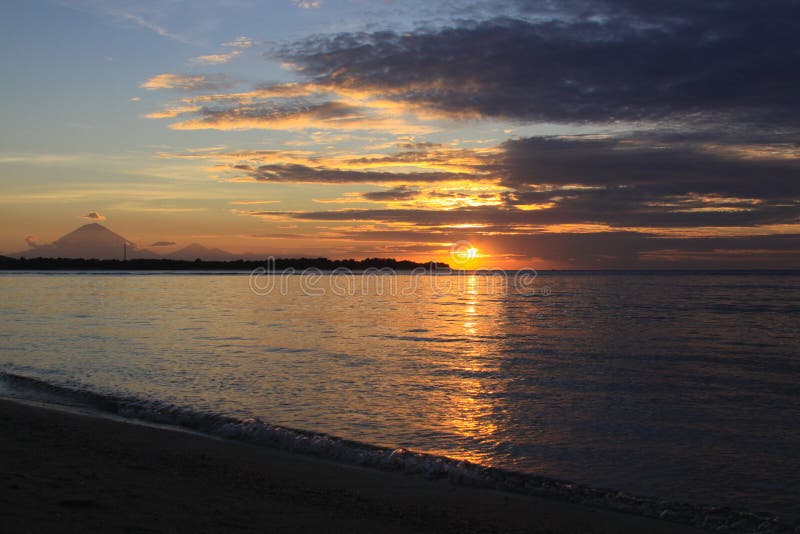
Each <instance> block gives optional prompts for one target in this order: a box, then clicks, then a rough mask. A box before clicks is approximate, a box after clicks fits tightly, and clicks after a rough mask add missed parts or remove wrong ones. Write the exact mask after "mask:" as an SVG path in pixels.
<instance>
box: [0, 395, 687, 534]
mask: <svg viewBox="0 0 800 534" xmlns="http://www.w3.org/2000/svg"><path fill="white" fill-rule="evenodd" d="M0 531H2V532H53V531H60V532H87V531H88V532H92V531H94V532H247V531H251V532H320V531H321V532H582V533H585V532H596V533H600V532H604V533H605V532H654V533H678V532H697V531H696V530H694V529H690V528H687V527H684V526H681V525H677V524H672V523H668V522H664V521H657V520H651V519H646V518H642V517H637V516H632V515H625V514H621V513H616V512H609V511H603V510H593V509H590V508H586V507H583V506H580V505H575V504H570V503H565V502H559V501H554V500H547V499H540V498H532V497H527V496H521V495H515V494H506V493H501V492H496V491H489V490H480V489H475V488H467V487H458V486H455V485H453V484H451V483H450V482H447V481H442V480H428V479H426V478H424V477H421V476H411V475H403V474H396V473H387V472H382V471H374V470H369V469H363V468H357V467H352V466H345V465H339V464H335V463H331V462H327V461H322V460H318V459H315V458H309V457H305V456H301V455H294V454H289V453H284V452H281V451H276V450H271V449H267V448H262V447H255V446H250V445H247V444H241V443H236V442H231V441H225V440H219V439H215V438H210V437H205V436H200V435H196V434H191V433H186V432H181V431H174V430H171V429H165V428H155V427H149V426H141V425H138V424H130V423H127V422H123V421H118V420H111V419H106V418H98V417H93V416H90V415H85V414H80V413H73V412H67V411H62V410H60V409H59V410H56V409H51V408H49V407H44V406H38V405H31V404H24V403H18V402H15V401H9V400H0Z"/></svg>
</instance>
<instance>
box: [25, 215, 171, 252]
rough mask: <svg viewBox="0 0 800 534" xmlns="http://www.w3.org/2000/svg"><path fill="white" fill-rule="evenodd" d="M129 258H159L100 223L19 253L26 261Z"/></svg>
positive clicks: (86, 225)
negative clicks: (39, 259) (28, 259)
mask: <svg viewBox="0 0 800 534" xmlns="http://www.w3.org/2000/svg"><path fill="white" fill-rule="evenodd" d="M124 255H127V257H128V258H157V257H158V255H157V254H155V253H153V252H151V251H149V250H145V249H137V248H136V245H135V244H133V243H132V242H131V241H129V240H127V239H125V238H124V237H122V236H121V235H119V234H116V233H114V232H112V231H111V230H109V229H108V228H106V227H105V226H103V225H101V224H97V223H90V224H85V225H83V226H81V227H80V228H78V229H77V230H74V231H72V232H70V233H68V234H66V235H64V236H62V237H60V238H58V239H56V240H55V241H53V242H52V243H51V244H49V245H39V246H36V247H33V248H31V249H30V250H26V251H24V252H19V253H16V254H11V256H13V257H17V258H19V257H23V258H87V259H90V258H91V259H99V260H120V259H122V258H123V256H124Z"/></svg>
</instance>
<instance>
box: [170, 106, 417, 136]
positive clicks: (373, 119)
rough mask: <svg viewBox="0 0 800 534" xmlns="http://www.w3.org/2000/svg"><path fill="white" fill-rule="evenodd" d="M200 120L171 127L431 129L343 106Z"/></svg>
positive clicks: (206, 112) (204, 114) (204, 112)
mask: <svg viewBox="0 0 800 534" xmlns="http://www.w3.org/2000/svg"><path fill="white" fill-rule="evenodd" d="M197 113H198V114H199V115H200V117H199V118H196V119H190V120H186V121H183V122H177V123H173V124H171V125H170V128H171V129H173V130H253V129H261V130H303V129H309V128H314V129H333V130H384V131H390V132H393V133H396V132H408V133H426V132H429V131H431V128H430V127H426V126H423V125H414V124H409V123H407V122H405V121H403V120H402V119H401V118H398V117H395V116H393V115H392V114H380V113H375V112H373V111H370V110H368V109H365V108H361V107H358V106H352V105H349V104H345V103H342V102H323V103H317V104H307V103H304V102H299V101H293V102H282V103H281V104H279V105H275V104H266V105H240V106H236V107H229V108H216V107H215V108H212V107H202V108H200V109H199V110H197Z"/></svg>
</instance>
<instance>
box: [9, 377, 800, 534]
mask: <svg viewBox="0 0 800 534" xmlns="http://www.w3.org/2000/svg"><path fill="white" fill-rule="evenodd" d="M0 386H2V388H0V393H7V394H9V396H10V397H12V398H13V397H16V398H22V399H28V400H40V401H43V402H48V403H52V404H62V405H68V406H73V407H80V408H84V409H89V410H91V411H93V412H95V413H99V414H110V415H114V416H119V417H123V418H126V419H132V420H135V421H140V422H146V423H156V424H163V425H169V426H171V427H177V428H180V429H185V430H191V431H194V432H198V433H202V434H206V435H210V436H214V437H218V438H226V439H231V440H236V441H242V442H247V443H250V444H256V445H261V446H267V447H272V448H276V449H280V450H284V451H288V452H295V453H301V454H306V455H311V456H315V457H319V458H324V459H328V460H334V461H338V462H342V463H346V464H351V465H358V466H365V467H372V468H377V469H382V470H387V471H399V472H403V473H408V474H420V475H424V476H426V477H429V478H446V479H448V480H450V481H451V482H453V483H456V484H462V485H468V486H475V487H481V488H488V489H495V490H501V491H510V492H515V493H522V494H527V495H533V496H538V497H545V498H551V499H558V500H563V501H569V502H575V503H581V504H584V505H587V506H593V507H599V508H605V509H610V510H615V511H619V512H625V513H631V514H636V515H642V516H647V517H654V518H660V519H665V520H669V521H672V522H676V523H682V524H686V525H691V526H696V527H700V528H704V529H707V530H711V531H717V532H741V533H750V532H753V533H755V532H758V533H762V534H773V533H774V534H777V533H789V532H793V533H798V532H800V526H790V525H788V524H786V523H783V522H781V520H780V519H779V518H777V517H776V516H773V515H770V514H765V513H753V512H748V511H741V510H733V509H731V508H724V507H711V506H698V505H694V504H690V503H680V502H671V501H663V500H655V499H648V498H643V497H638V496H634V495H629V494H626V493H623V492H620V491H615V490H609V489H603V488H595V487H589V486H585V485H581V484H576V483H573V482H568V481H564V480H558V479H553V478H548V477H542V476H537V475H533V474H529V473H521V472H517V471H511V470H507V469H500V468H495V467H487V466H482V465H479V464H475V463H471V462H468V461H465V460H457V459H453V458H448V457H444V456H437V455H433V454H428V453H423V452H417V451H411V450H408V449H402V448H400V449H392V448H388V447H380V446H376V445H370V444H367V443H362V442H358V441H353V440H349V439H344V438H339V437H336V436H331V435H328V434H323V433H319V432H311V431H306V430H299V429H295V428H289V427H285V426H277V425H272V424H269V423H266V422H264V421H261V420H259V419H257V418H250V419H240V418H236V417H232V416H229V415H223V414H217V413H208V412H202V411H198V410H195V409H192V408H188V407H182V406H175V405H172V404H168V403H164V402H160V401H157V400H148V399H141V398H137V397H132V396H121V395H110V394H103V393H97V392H94V391H90V390H87V389H76V388H71V387H67V386H62V385H57V384H53V383H49V382H45V381H43V380H40V379H38V378H33V377H28V376H22V375H18V374H14V373H6V372H0Z"/></svg>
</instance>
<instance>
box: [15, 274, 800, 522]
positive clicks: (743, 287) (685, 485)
mask: <svg viewBox="0 0 800 534" xmlns="http://www.w3.org/2000/svg"><path fill="white" fill-rule="evenodd" d="M388 278H389V277H386V278H385V279H383V280H378V279H375V278H371V279H369V280H367V281H366V282H364V283H363V284H362V281H361V280H360V279H358V280H355V282H356V283H355V287H349V288H347V287H346V286H347V285H348V283H349V282H352V280H349V279H343V278H342V277H338V278H337V277H331V276H323V277H321V278H318V279H316V280H315V281H314V282H313V284H312V285H313V287H311V285H309V280H308V279H306V278H303V277H300V276H292V277H286V278H281V279H280V280H279V281H278V283H277V284H276V286H275V287H274V288H273V289H272V290H271V291H263V292H264V293H268V294H261V295H259V294H255V293H254V292H253V291H251V289H250V287H249V285H248V277H247V276H243V275H200V274H164V273H161V274H152V273H151V274H143V273H138V274H108V275H103V274H92V275H76V274H67V273H65V274H19V273H17V274H3V275H0V302H2V306H1V307H0V370H2V371H5V372H10V373H15V374H18V375H23V376H28V377H34V378H39V379H41V380H44V381H46V382H48V383H52V384H58V385H65V386H69V387H72V388H81V389H88V390H91V391H95V392H99V393H105V394H112V395H128V396H134V397H137V398H141V399H149V400H158V401H161V402H163V403H168V404H174V405H177V406H186V407H191V408H192V409H194V410H198V411H202V412H209V413H216V414H223V415H228V416H233V417H237V418H250V417H257V418H260V419H262V420H263V421H266V422H269V423H272V424H279V425H287V426H290V427H294V428H301V429H308V430H314V431H318V432H324V433H328V434H332V435H336V436H341V437H344V438H349V439H354V440H359V441H363V442H368V443H373V444H376V445H382V446H388V447H406V448H410V449H415V450H420V451H425V452H430V453H434V454H441V455H446V456H449V457H453V458H458V459H467V460H470V461H473V462H477V463H480V464H484V465H491V466H496V467H503V468H510V469H515V470H520V471H525V472H532V473H536V474H540V475H544V476H549V477H555V478H561V479H567V480H573V481H576V482H580V483H585V484H590V485H595V486H600V487H610V488H616V489H620V490H623V491H626V492H630V493H634V494H640V495H645V496H650V497H655V498H664V499H671V500H680V501H691V502H696V503H707V504H720V505H727V506H732V507H736V508H741V507H744V508H748V509H752V510H756V511H761V510H763V511H770V512H774V513H779V514H781V515H785V516H789V517H794V518H797V517H800V498H798V495H800V453H799V452H798V451H800V384H798V377H800V356H799V355H798V350H797V345H798V340H800V276H796V275H767V274H763V273H762V274H755V273H750V274H735V275H734V274H726V275H719V274H705V275H704V274H675V273H672V274H652V273H650V274H642V273H629V274H625V275H622V274H618V273H617V274H608V273H606V274H603V273H593V274H571V275H553V274H544V275H540V276H539V277H538V278H537V279H536V281H535V284H534V285H533V286H532V287H530V288H527V289H528V290H526V291H525V292H521V291H519V290H517V289H518V288H513V287H510V285H512V284H509V285H506V284H503V283H502V282H501V281H500V282H498V280H497V279H495V278H487V277H481V276H463V277H455V276H453V277H436V278H430V277H427V276H418V277H411V276H399V277H396V278H392V279H391V281H389V280H388ZM447 280H449V282H448V281H447ZM261 282H262V283H265V282H264V280H262V281H261ZM392 284H394V285H392ZM312 290H314V291H312ZM317 290H318V291H317ZM313 293H321V294H313ZM531 293H533V294H531Z"/></svg>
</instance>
